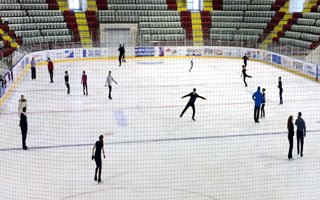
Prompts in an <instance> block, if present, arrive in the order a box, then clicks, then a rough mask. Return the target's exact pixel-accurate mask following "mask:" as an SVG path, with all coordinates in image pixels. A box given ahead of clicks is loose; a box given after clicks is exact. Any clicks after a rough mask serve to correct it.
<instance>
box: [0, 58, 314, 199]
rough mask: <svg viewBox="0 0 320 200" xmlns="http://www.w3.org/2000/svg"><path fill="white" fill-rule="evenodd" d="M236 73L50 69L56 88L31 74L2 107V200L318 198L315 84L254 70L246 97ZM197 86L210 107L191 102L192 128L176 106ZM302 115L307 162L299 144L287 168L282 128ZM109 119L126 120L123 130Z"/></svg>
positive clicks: (199, 64)
mask: <svg viewBox="0 0 320 200" xmlns="http://www.w3.org/2000/svg"><path fill="white" fill-rule="evenodd" d="M146 62H149V63H148V64H146ZM150 62H163V63H158V64H151V63H150ZM241 64H242V61H241V60H237V59H201V58H197V59H196V61H195V64H194V68H193V70H192V72H188V71H189V67H190V58H184V59H182V58H181V59H153V60H152V59H141V60H138V59H136V60H128V61H127V63H124V64H123V66H122V67H118V63H117V61H115V60H112V61H111V60H103V61H81V62H80V61H79V62H69V63H57V62H56V63H55V72H54V81H55V83H54V84H50V83H49V74H48V72H47V68H46V66H39V67H38V68H37V80H35V81H32V80H30V71H28V72H27V73H26V74H25V76H24V77H23V79H22V81H21V82H20V83H19V84H17V87H16V88H15V89H14V91H13V93H12V95H11V96H10V98H9V99H8V100H7V101H6V103H5V104H4V105H3V106H2V107H1V108H0V128H1V131H0V132H1V134H0V172H1V173H0V199H1V200H2V199H6V200H7V199H17V200H20V199H41V200H42V199H54V200H55V199H90V200H93V199H108V200H127V199H128V200H129V199H130V200H162V199H163V200H169V199H170V200H171V199H176V200H178V199H179V200H180V199H181V200H205V199H211V200H260V199H261V200H262V199H263V200H283V199H286V200H298V199H299V200H302V199H303V200H319V199H320V189H319V188H320V176H319V174H320V145H319V144H320V136H319V133H320V132H319V130H320V127H319V126H320V107H319V102H320V101H319V100H320V91H319V88H320V85H319V83H316V82H313V81H311V80H307V79H305V78H303V77H300V76H297V75H294V74H292V73H289V72H286V71H284V70H281V69H278V68H275V67H273V66H269V65H266V64H263V63H260V62H254V61H249V64H248V74H249V75H252V76H253V78H252V79H247V82H248V85H249V87H247V88H246V87H244V84H243V82H242V78H241V77H240V75H241ZM65 70H68V71H69V75H70V85H71V95H69V96H67V95H66V88H65V86H64V79H63V78H64V71H65ZM83 70H85V71H86V72H87V75H88V88H89V96H87V97H86V96H83V95H82V85H81V84H80V81H81V74H82V71H83ZM109 70H111V71H112V74H113V77H114V79H115V80H116V81H117V82H118V85H115V84H114V85H113V95H112V96H113V100H112V101H110V100H108V99H107V95H108V94H107V88H105V87H104V84H105V79H106V76H107V73H108V71H109ZM278 76H282V79H283V88H284V93H283V97H284V104H283V105H279V104H278V102H279V97H278V88H277V81H278ZM257 86H261V87H265V88H266V89H267V90H266V98H267V103H266V107H265V109H266V118H264V119H260V123H259V124H256V123H254V120H253V100H252V98H251V95H252V93H253V92H254V91H255V90H256V88H257ZM194 87H196V88H197V92H198V94H199V95H202V96H204V97H206V98H207V101H204V100H202V99H197V101H196V117H195V118H196V122H193V121H192V120H191V114H192V111H191V108H189V110H188V111H187V112H186V113H185V115H184V116H183V118H182V119H181V118H179V115H180V113H181V111H182V109H183V108H184V106H185V104H186V103H187V101H188V98H185V99H181V97H182V96H183V95H185V94H188V93H190V92H191V91H192V89H193V88H194ZM21 94H24V95H25V97H26V98H27V100H28V110H27V114H28V123H29V131H28V138H27V145H28V146H29V150H28V151H23V150H20V148H21V133H20V129H19V126H18V124H19V117H18V114H17V107H18V99H19V97H20V95H21ZM299 111H301V112H302V113H303V118H304V119H305V121H306V124H307V130H308V131H310V132H308V133H307V137H306V138H305V149H304V157H303V158H300V157H298V156H297V154H296V142H295V143H294V149H293V155H294V160H293V161H288V159H287V153H288V146H289V144H288V140H287V134H286V132H287V129H286V123H287V119H288V117H289V115H293V116H294V118H296V116H297V113H298V112H299ZM116 113H123V116H124V118H125V119H124V121H122V122H124V123H125V124H124V125H123V126H122V125H121V119H120V121H119V120H117V118H116ZM122 120H123V119H122ZM119 122H120V124H119ZM101 134H104V135H105V136H106V137H105V151H106V159H104V160H103V168H102V179H103V183H102V184H100V185H98V184H97V183H96V182H94V181H93V177H94V169H95V163H94V161H92V160H91V152H92V147H93V144H94V142H95V141H96V140H97V139H98V136H99V135H101Z"/></svg>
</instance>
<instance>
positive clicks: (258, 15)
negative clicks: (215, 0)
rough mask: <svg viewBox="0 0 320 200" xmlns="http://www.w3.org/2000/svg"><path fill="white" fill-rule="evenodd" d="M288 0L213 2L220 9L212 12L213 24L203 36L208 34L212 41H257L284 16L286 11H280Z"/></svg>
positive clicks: (229, 0)
mask: <svg viewBox="0 0 320 200" xmlns="http://www.w3.org/2000/svg"><path fill="white" fill-rule="evenodd" d="M285 2H286V0H236V1H235V0H223V1H221V4H218V5H217V4H214V8H216V9H221V10H214V11H212V12H211V27H208V25H206V26H205V27H204V30H207V29H208V34H205V36H204V37H208V36H209V39H210V40H211V43H212V41H217V40H218V41H219V42H220V41H228V42H231V45H234V44H233V43H232V42H233V41H241V42H247V43H248V44H250V43H253V44H255V45H256V44H258V42H261V41H262V40H263V38H264V37H265V36H266V35H267V34H268V33H269V32H270V31H271V30H272V29H273V27H274V26H275V25H276V24H277V23H278V22H279V21H280V19H281V17H283V15H284V13H282V12H278V11H279V9H280V8H281V6H282V5H284V4H285ZM207 22H209V20H206V23H207ZM205 39H208V38H205ZM213 43H214V42H213ZM249 46H250V45H249ZM253 47H256V46H253Z"/></svg>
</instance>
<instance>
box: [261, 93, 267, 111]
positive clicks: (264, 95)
mask: <svg viewBox="0 0 320 200" xmlns="http://www.w3.org/2000/svg"><path fill="white" fill-rule="evenodd" d="M265 91H266V89H265V88H262V104H261V117H265V116H266V115H265V111H264V106H265V104H266V93H265Z"/></svg>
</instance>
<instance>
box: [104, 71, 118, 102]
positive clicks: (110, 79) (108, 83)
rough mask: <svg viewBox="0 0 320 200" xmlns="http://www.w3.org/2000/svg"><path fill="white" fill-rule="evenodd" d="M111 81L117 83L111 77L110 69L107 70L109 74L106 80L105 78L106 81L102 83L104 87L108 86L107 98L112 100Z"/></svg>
mask: <svg viewBox="0 0 320 200" xmlns="http://www.w3.org/2000/svg"><path fill="white" fill-rule="evenodd" d="M112 82H114V83H115V84H117V85H118V83H117V82H116V81H115V80H114V79H113V77H112V76H111V71H109V75H108V77H107V80H106V83H105V84H104V86H105V87H107V85H108V88H109V96H108V98H109V99H110V100H112V97H111V91H112Z"/></svg>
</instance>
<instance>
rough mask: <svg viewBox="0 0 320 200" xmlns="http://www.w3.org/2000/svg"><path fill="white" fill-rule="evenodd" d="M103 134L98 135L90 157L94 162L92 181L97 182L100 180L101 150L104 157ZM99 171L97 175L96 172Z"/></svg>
mask: <svg viewBox="0 0 320 200" xmlns="http://www.w3.org/2000/svg"><path fill="white" fill-rule="evenodd" d="M103 145H104V144H103V135H100V136H99V141H96V143H95V145H94V146H93V149H92V157H91V159H92V160H93V159H94V160H95V162H96V171H95V174H94V181H98V183H100V182H101V169H102V159H101V151H102V153H103V158H106V156H105V154H104V148H103ZM98 171H99V176H98V177H97V173H98Z"/></svg>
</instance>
